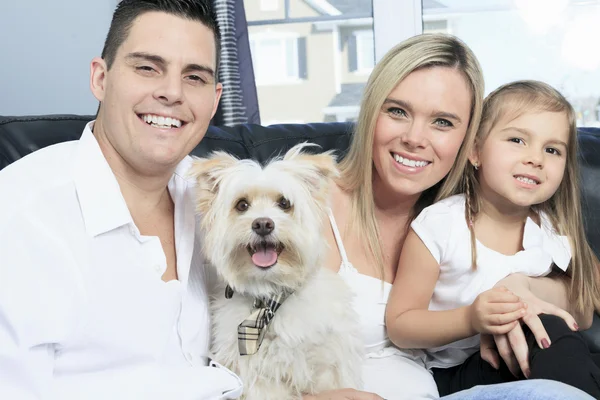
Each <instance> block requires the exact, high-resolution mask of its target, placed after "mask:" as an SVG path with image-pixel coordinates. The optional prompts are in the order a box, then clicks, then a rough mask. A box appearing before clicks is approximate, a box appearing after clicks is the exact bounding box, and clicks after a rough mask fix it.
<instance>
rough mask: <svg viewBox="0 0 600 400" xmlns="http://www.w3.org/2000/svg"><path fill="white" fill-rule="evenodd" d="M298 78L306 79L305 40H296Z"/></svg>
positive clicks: (302, 38)
mask: <svg viewBox="0 0 600 400" xmlns="http://www.w3.org/2000/svg"><path fill="white" fill-rule="evenodd" d="M298 77H299V78H300V79H308V64H307V61H306V38H305V37H301V38H298Z"/></svg>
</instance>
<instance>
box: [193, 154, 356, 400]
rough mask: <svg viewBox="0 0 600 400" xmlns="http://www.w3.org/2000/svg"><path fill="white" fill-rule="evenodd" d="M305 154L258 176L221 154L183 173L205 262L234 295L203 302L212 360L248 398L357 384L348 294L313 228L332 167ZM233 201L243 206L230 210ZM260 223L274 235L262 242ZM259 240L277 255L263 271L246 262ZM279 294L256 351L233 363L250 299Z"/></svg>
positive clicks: (253, 167)
mask: <svg viewBox="0 0 600 400" xmlns="http://www.w3.org/2000/svg"><path fill="white" fill-rule="evenodd" d="M305 146H306V145H297V146H295V147H294V148H292V149H291V150H289V151H288V152H287V153H286V155H285V156H284V157H283V158H277V159H275V160H273V161H272V162H270V163H269V164H268V165H267V166H266V167H265V168H262V167H261V166H260V165H259V164H258V163H256V162H254V161H251V160H238V159H236V158H234V157H232V156H230V155H228V154H226V153H223V152H217V153H214V154H213V155H212V156H210V157H208V158H206V159H196V160H195V162H194V166H193V168H192V174H193V176H194V177H195V178H196V180H197V202H196V204H197V212H198V213H199V215H200V224H201V228H202V230H203V231H204V233H205V236H204V240H205V242H204V246H203V247H204V253H205V256H206V259H207V260H208V262H209V263H210V264H211V265H212V266H213V267H214V268H215V269H216V271H217V273H218V275H219V276H220V278H221V279H222V280H223V281H224V283H228V284H229V285H230V286H231V287H232V288H233V290H234V294H233V297H232V298H231V299H226V298H225V295H224V286H223V287H221V288H219V289H218V292H217V293H215V297H214V299H213V301H212V313H213V318H212V321H213V331H212V332H213V338H212V339H213V343H212V352H213V355H214V359H215V360H216V361H218V362H220V363H221V364H223V365H225V366H227V367H228V368H230V369H232V370H233V371H235V372H236V373H238V374H239V376H240V377H241V379H242V380H243V382H244V395H243V397H244V398H245V399H247V400H270V399H273V400H275V399H276V400H286V399H290V400H291V399H294V400H296V399H300V398H301V395H302V394H315V393H319V392H322V391H325V390H331V389H338V388H346V387H349V388H357V389H358V388H360V386H361V378H360V376H361V365H362V352H363V348H364V347H363V342H362V338H361V335H360V328H359V322H358V316H357V315H356V314H355V312H354V310H353V307H352V294H351V292H350V289H349V288H348V287H347V286H346V284H345V283H344V282H343V280H342V279H341V278H340V277H339V276H338V275H337V274H335V273H334V272H331V271H330V270H328V269H326V268H324V267H323V264H324V257H325V255H326V249H327V244H326V242H325V239H324V236H323V234H322V229H323V221H324V220H326V218H327V217H326V214H324V213H325V212H326V207H327V201H328V188H329V186H330V181H331V178H332V177H333V176H335V175H337V169H336V167H335V159H334V157H333V156H332V154H330V153H322V154H316V155H311V154H306V153H303V152H302V149H303V147H305ZM282 199H284V200H282ZM240 200H243V201H245V205H247V208H246V206H245V205H242V207H238V204H239V202H240ZM285 200H287V203H286V201H285ZM287 205H289V208H288V207H287ZM239 208H241V209H242V210H243V211H240V209H239ZM265 217H266V218H270V219H271V220H272V221H273V223H274V229H273V231H272V232H271V233H270V234H269V235H267V236H264V237H263V236H260V235H258V234H256V233H255V232H254V231H253V229H252V224H253V221H255V220H256V219H257V218H265ZM265 240H266V241H267V242H269V243H270V244H271V245H272V246H273V247H274V248H275V249H277V252H279V255H278V258H277V261H276V263H275V264H274V265H273V266H272V267H269V268H261V267H258V266H256V265H255V264H254V263H253V261H252V258H251V252H252V251H253V250H252V249H253V248H254V246H259V243H260V242H261V241H262V242H263V244H264V243H265ZM282 290H293V291H294V292H293V294H292V295H291V296H290V297H289V298H288V299H287V300H286V301H285V302H284V303H283V304H282V306H281V308H280V309H279V310H278V311H277V312H276V313H275V316H274V318H273V320H272V321H271V323H270V324H269V325H268V327H267V328H266V329H267V332H266V335H265V338H264V340H263V342H262V345H261V347H260V349H259V350H258V352H257V353H256V354H253V355H244V356H240V354H239V350H238V341H237V340H238V338H237V328H238V325H239V324H240V323H241V322H242V321H243V320H244V319H245V318H247V317H248V316H249V315H250V314H251V312H252V310H253V303H254V299H255V298H262V297H269V296H270V295H271V294H273V293H277V292H280V291H282Z"/></svg>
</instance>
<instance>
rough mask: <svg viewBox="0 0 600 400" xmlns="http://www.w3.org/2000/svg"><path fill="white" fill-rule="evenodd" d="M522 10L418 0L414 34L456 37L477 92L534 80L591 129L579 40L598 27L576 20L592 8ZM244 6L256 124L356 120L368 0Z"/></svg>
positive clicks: (596, 87)
mask: <svg viewBox="0 0 600 400" xmlns="http://www.w3.org/2000/svg"><path fill="white" fill-rule="evenodd" d="M554 3H556V2H553V4H554ZM528 4H529V3H526V2H522V4H521V3H515V2H514V1H513V0H486V1H485V2H482V1H480V0H423V1H422V9H423V13H422V15H423V31H424V32H444V33H450V34H454V35H456V36H458V37H459V38H461V39H462V40H464V41H465V42H466V43H467V45H469V46H470V47H471V48H472V49H473V51H474V52H475V54H477V58H478V59H479V61H480V64H481V66H482V68H483V71H484V75H485V81H486V93H489V92H490V91H491V90H493V89H495V88H496V87H498V86H499V85H501V84H503V83H506V82H509V81H513V80H516V79H539V80H542V81H545V82H548V83H549V84H551V85H553V86H555V87H556V88H557V89H559V90H560V91H561V92H562V93H563V94H564V95H565V96H566V97H567V98H568V99H569V101H570V102H571V103H572V104H573V106H574V108H575V110H576V112H577V119H578V124H580V125H584V126H590V125H592V126H597V125H600V122H599V121H600V100H599V99H600V68H599V67H598V65H600V57H599V56H598V55H597V54H598V53H597V52H596V51H594V50H593V49H594V48H595V47H594V45H595V38H597V37H598V36H597V35H595V34H590V33H589V32H592V33H593V32H600V31H599V29H600V28H598V25H597V24H594V23H589V22H586V21H588V19H590V20H592V21H593V18H596V20H597V17H594V16H595V15H596V16H600V5H598V4H596V2H590V1H587V0H571V1H570V2H569V5H568V6H566V5H565V9H564V10H561V12H560V13H558V14H557V13H554V14H557V15H555V16H554V17H555V18H554V21H553V19H552V18H549V17H548V15H550V14H552V13H550V14H548V13H549V11H548V10H546V11H548V12H545V14H544V13H539V12H532V9H533V8H532V7H533V6H532V5H528ZM531 4H533V3H531ZM557 4H558V3H557ZM565 4H566V3H565ZM244 6H245V9H246V18H247V21H248V26H249V28H248V29H249V37H250V45H251V52H252V59H253V65H254V72H255V76H256V84H257V92H258V98H259V105H260V113H261V119H262V123H263V124H265V125H269V124H272V123H284V122H290V123H294V122H298V123H305V122H320V121H349V120H354V119H356V117H357V115H358V110H359V105H360V100H361V97H362V92H363V89H364V86H365V84H366V81H367V79H368V77H369V74H370V72H371V71H372V69H373V66H374V63H375V52H374V41H373V17H372V15H373V9H372V7H373V6H372V0H244ZM523 7H525V8H523ZM540 7H541V6H540ZM530 8H531V9H530ZM546 8H547V9H549V8H550V5H548V6H547V7H546ZM536 10H537V9H536ZM546 14H548V15H546ZM554 14H552V15H554ZM585 18H588V19H585ZM540 26H542V27H545V28H546V31H545V32H540V31H539V28H540ZM507 27H509V29H507ZM583 27H585V29H583ZM594 29H595V30H594ZM588 31H589V32H588ZM500 65H501V66H502V67H501V68H500V67H499V66H500Z"/></svg>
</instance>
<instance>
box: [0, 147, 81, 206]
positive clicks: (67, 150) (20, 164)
mask: <svg viewBox="0 0 600 400" xmlns="http://www.w3.org/2000/svg"><path fill="white" fill-rule="evenodd" d="M76 148H77V141H71V142H64V143H59V144H55V145H52V146H48V147H45V148H43V149H40V150H37V151H35V152H33V153H31V154H29V155H27V156H25V157H23V158H21V159H20V160H17V161H15V162H14V163H12V164H10V165H9V166H7V167H6V168H4V169H2V170H1V171H0V187H1V188H2V195H1V196H0V210H2V213H8V212H11V211H14V210H15V209H16V208H18V207H20V206H23V205H25V204H26V203H30V202H32V201H35V200H36V199H40V198H42V197H45V196H47V195H50V194H51V193H52V192H55V193H56V192H60V191H61V190H64V188H68V187H72V182H73V177H72V165H73V158H74V156H75V149H76ZM11 209H12V210H11Z"/></svg>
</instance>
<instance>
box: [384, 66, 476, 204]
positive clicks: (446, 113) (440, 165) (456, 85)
mask: <svg viewBox="0 0 600 400" xmlns="http://www.w3.org/2000/svg"><path fill="white" fill-rule="evenodd" d="M471 96H472V95H471V89H470V87H469V85H468V84H467V81H466V79H465V78H464V76H463V75H462V73H460V72H459V71H457V70H456V69H453V68H447V67H431V68H425V69H421V70H417V71H414V72H412V73H411V74H409V75H408V76H407V77H406V78H404V79H403V80H402V82H400V83H399V84H398V86H396V87H395V88H394V89H393V90H392V91H391V92H390V94H389V95H388V97H387V99H386V100H385V101H384V103H383V106H382V107H381V110H380V113H379V116H378V118H377V123H376V126H375V133H374V140H373V164H374V166H375V170H374V182H373V184H374V186H375V187H376V188H377V187H379V188H380V189H383V190H384V191H386V192H388V193H394V194H400V195H404V196H412V195H420V194H421V193H422V192H423V191H424V190H426V189H428V188H430V187H432V186H433V185H435V184H436V183H438V182H439V181H441V180H442V179H443V178H444V177H445V176H446V175H447V174H448V172H449V171H450V169H451V168H452V165H453V164H454V161H455V159H456V156H457V154H458V150H459V149H460V145H461V144H462V142H463V140H464V138H465V134H466V132H467V127H468V126H469V119H470V113H471Z"/></svg>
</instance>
